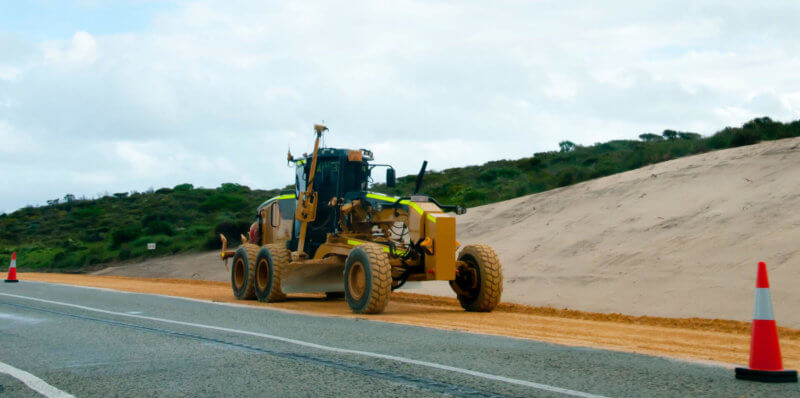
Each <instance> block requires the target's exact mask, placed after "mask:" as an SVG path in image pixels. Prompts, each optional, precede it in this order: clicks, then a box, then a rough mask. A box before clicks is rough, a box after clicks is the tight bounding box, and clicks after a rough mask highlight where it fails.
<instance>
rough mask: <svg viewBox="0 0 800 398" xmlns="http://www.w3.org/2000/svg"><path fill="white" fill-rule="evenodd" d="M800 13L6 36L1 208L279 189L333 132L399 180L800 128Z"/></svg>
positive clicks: (548, 7)
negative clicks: (159, 191) (595, 149)
mask: <svg viewBox="0 0 800 398" xmlns="http://www.w3.org/2000/svg"><path fill="white" fill-rule="evenodd" d="M798 12H800V4H795V3H786V2H769V1H767V2H759V3H758V4H756V3H754V4H741V3H730V2H723V1H719V2H688V1H685V2H678V3H658V4H656V3H651V2H637V3H630V2H622V1H619V2H617V1H610V2H604V3H603V4H598V3H596V2H589V1H586V2H570V3H558V2H556V3H553V2H508V3H505V2H503V3H493V4H491V5H488V4H486V3H485V2H477V1H465V2H458V3H449V2H435V1H434V2H429V1H424V2H423V1H411V0H401V1H396V2H390V3H385V2H380V3H376V2H369V1H356V2H350V3H327V2H317V1H311V2H266V3H265V2H255V1H237V2H224V1H212V0H209V1H201V2H191V3H181V4H179V6H178V7H175V8H172V9H167V10H164V11H158V13H157V14H154V15H153V18H152V21H151V22H150V23H149V24H147V25H146V26H147V28H146V29H144V30H142V31H137V32H126V33H117V34H98V33H96V32H90V31H86V29H85V28H84V27H81V26H75V29H74V32H75V33H74V34H73V35H71V37H67V38H64V39H61V40H57V39H49V40H45V41H40V40H38V39H36V38H33V37H20V36H18V35H12V34H9V33H3V32H2V28H0V54H2V56H0V141H3V142H2V143H4V144H5V145H4V146H3V145H0V148H2V149H0V153H4V154H5V156H4V157H3V158H2V159H0V176H1V177H2V178H3V179H4V180H7V181H8V182H9V184H0V185H2V186H0V211H2V210H6V211H8V210H12V209H14V208H16V207H19V206H22V205H24V204H26V203H42V202H43V201H44V200H45V199H49V198H54V197H61V196H63V194H64V193H66V192H71V193H74V194H78V195H81V194H92V193H95V192H102V191H106V190H107V191H124V190H131V189H137V190H143V189H147V188H149V187H151V186H153V187H159V186H171V185H175V184H179V183H183V182H190V183H194V184H195V185H204V186H216V185H219V183H221V182H225V181H234V182H241V183H246V184H248V185H252V186H255V187H263V188H272V187H282V186H284V185H286V184H288V183H291V182H292V181H291V174H290V170H288V169H287V168H286V164H285V153H286V148H287V147H289V146H291V147H292V150H293V151H294V152H295V153H296V154H297V153H302V152H304V151H308V150H310V148H311V145H312V134H311V125H312V124H313V123H317V122H320V121H323V120H324V121H325V122H326V123H327V124H328V125H329V126H330V127H331V132H330V134H329V135H328V136H327V137H326V143H327V144H328V145H332V146H341V147H352V148H356V147H365V146H367V147H372V149H373V150H374V151H375V154H376V156H377V157H378V159H377V160H379V161H381V162H391V163H395V164H396V165H397V167H398V172H399V173H400V174H401V175H402V174H404V173H415V172H416V171H417V169H418V167H419V164H420V163H421V162H422V160H423V159H427V160H429V161H430V162H431V168H433V169H437V170H441V169H445V168H448V167H454V166H460V165H467V164H476V163H480V162H484V161H487V160H492V159H498V158H515V157H521V156H528V155H530V154H532V153H534V152H539V151H543V150H553V149H556V148H557V143H558V142H559V141H561V140H564V139H569V140H572V141H574V142H577V143H580V144H592V143H595V142H598V141H604V140H608V139H617V138H633V137H636V136H638V135H639V134H641V133H643V132H648V131H650V132H658V131H661V130H663V129H665V128H673V129H686V130H692V131H697V132H700V133H704V134H710V133H713V132H714V131H715V130H717V129H719V128H721V127H724V126H726V125H737V124H741V123H742V122H744V121H746V120H748V119H749V118H752V117H755V116H762V115H768V116H771V117H774V118H777V119H780V120H788V119H793V118H798V117H800V94H798V93H800V75H798V74H797V73H796V72H795V71H796V70H798V69H800V56H798V55H797V54H800V42H798V41H797V40H795V39H794V38H795V37H797V36H798V35H800V27H798V24H797V23H796V22H795V21H794V18H793V16H795V15H798ZM22 148H24V150H22ZM81 176H83V177H81ZM11 185H13V186H15V187H16V188H15V189H16V191H13V192H12V191H10V190H9V188H8V186H11ZM18 192H24V193H25V194H24V195H23V194H19V193H18Z"/></svg>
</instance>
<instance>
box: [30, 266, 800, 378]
mask: <svg viewBox="0 0 800 398" xmlns="http://www.w3.org/2000/svg"><path fill="white" fill-rule="evenodd" d="M20 279H22V280H23V283H24V281H41V282H51V283H66V284H71V285H80V286H93V287H102V288H110V289H117V290H123V291H130V292H138V293H151V294H163V295H170V296H179V297H188V298H194V299H200V300H208V301H214V302H223V303H238V304H247V305H253V306H261V307H268V308H274V309H280V310H289V311H295V312H303V313H309V314H315V315H328V316H337V317H347V318H363V319H369V320H375V321H383V322H393V323H400V324H407V325H417V326H426V327H433V328H439V329H445V330H460V331H467V332H475V333H487V334H495V335H502V336H512V337H519V338H525V339H532V340H538V341H547V342H552V343H558V344H565V345H573V346H586V347H600V348H607V349H613V350H620V351H628V352H638V353H643V354H652V355H663V356H670V357H676V358H685V359H693V360H701V361H714V362H723V363H728V364H731V363H732V364H746V363H747V360H748V355H749V348H750V343H749V338H750V336H749V332H750V326H749V324H748V323H746V322H737V321H724V320H713V319H670V318H658V317H633V316H628V315H620V314H600V313H591V312H584V311H574V310H559V309H554V308H542V307H531V306H524V305H519V304H501V305H500V307H499V308H498V309H497V310H495V311H494V312H491V313H468V312H465V311H463V310H462V309H461V307H460V306H459V305H458V303H457V301H456V300H455V299H451V298H443V297H434V296H424V295H416V294H408V293H393V294H392V297H391V300H390V302H389V305H388V307H387V309H386V311H385V312H384V313H382V314H378V315H370V316H363V315H355V314H353V313H352V312H350V310H349V308H348V307H347V304H346V303H345V302H344V300H325V299H324V296H323V295H308V294H305V295H291V296H290V298H289V300H288V301H286V302H282V303H273V304H265V303H260V302H258V301H237V300H235V299H234V298H233V295H232V293H231V288H230V285H229V283H226V282H213V281H200V280H179V279H150V278H131V277H121V276H90V275H64V274H35V273H23V274H20ZM780 334H781V345H782V349H783V355H784V364H785V366H787V367H789V368H797V367H798V366H800V330H797V329H787V328H781V330H780Z"/></svg>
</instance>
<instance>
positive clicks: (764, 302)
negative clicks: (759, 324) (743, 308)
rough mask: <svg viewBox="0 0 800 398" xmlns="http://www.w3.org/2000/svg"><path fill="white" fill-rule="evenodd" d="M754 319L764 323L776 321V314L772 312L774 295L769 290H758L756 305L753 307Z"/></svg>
mask: <svg viewBox="0 0 800 398" xmlns="http://www.w3.org/2000/svg"><path fill="white" fill-rule="evenodd" d="M753 319H757V320H762V321H774V320H775V314H774V313H773V312H772V294H771V293H770V292H769V288H756V305H755V307H753Z"/></svg>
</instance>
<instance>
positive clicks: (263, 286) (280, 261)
mask: <svg viewBox="0 0 800 398" xmlns="http://www.w3.org/2000/svg"><path fill="white" fill-rule="evenodd" d="M288 266H289V250H288V249H286V245H285V244H284V243H271V244H269V245H264V246H263V247H261V250H259V251H258V255H257V256H256V267H255V268H256V271H255V283H254V288H255V291H256V297H257V298H258V301H263V302H267V303H273V302H276V301H281V300H283V299H285V298H286V295H285V294H283V290H281V278H282V277H283V272H284V270H285V269H286V267H288Z"/></svg>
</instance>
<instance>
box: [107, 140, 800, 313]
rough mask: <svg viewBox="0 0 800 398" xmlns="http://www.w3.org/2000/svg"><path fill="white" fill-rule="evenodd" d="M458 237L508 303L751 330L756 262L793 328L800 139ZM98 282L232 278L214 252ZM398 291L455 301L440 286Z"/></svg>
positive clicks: (586, 191) (543, 203) (475, 211)
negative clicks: (477, 247)
mask: <svg viewBox="0 0 800 398" xmlns="http://www.w3.org/2000/svg"><path fill="white" fill-rule="evenodd" d="M458 239H459V240H460V241H461V242H462V243H463V244H468V243H477V242H482V243H488V244H490V245H492V246H493V247H494V248H495V249H496V250H497V252H498V253H499V255H500V259H501V260H502V262H503V267H504V274H505V292H504V294H503V300H504V301H505V302H513V303H520V304H528V305H535V306H548V307H555V308H570V309H576V310H584V311H592V312H618V313H624V314H631V315H650V316H663V317H701V318H722V319H734V320H741V321H748V320H749V319H750V317H751V315H752V307H753V289H754V284H755V272H756V263H757V262H758V261H761V260H763V261H766V262H767V264H768V267H769V272H770V280H771V282H772V295H773V300H774V303H775V314H776V316H777V319H778V322H779V324H781V325H784V326H790V327H794V328H800V311H797V308H798V307H799V306H800V254H799V253H800V139H797V138H795V139H786V140H781V141H772V142H765V143H761V144H758V145H752V146H747V147H742V148H735V149H729V150H725V151H717V152H711V153H707V154H703V155H697V156H691V157H687V158H682V159H677V160H673V161H669V162H664V163H659V164H656V165H652V166H648V167H644V168H642V169H638V170H633V171H630V172H627V173H622V174H617V175H613V176H609V177H605V178H601V179H597V180H593V181H588V182H584V183H581V184H577V185H574V186H570V187H566V188H561V189H556V190H553V191H548V192H544V193H540V194H536V195H530V196H525V197H521V198H517V199H512V200H508V201H505V202H500V203H494V204H490V205H486V206H481V207H477V208H472V209H470V210H469V212H468V213H467V214H465V215H463V216H459V217H458ZM98 274H106V275H130V276H152V277H162V278H163V277H166V278H184V279H207V280H218V281H227V280H229V279H228V278H229V276H228V274H227V272H226V271H225V268H224V267H223V266H222V264H221V262H220V261H219V259H218V257H217V255H216V253H206V254H194V255H182V256H174V257H169V258H163V259H155V260H150V261H147V262H144V263H136V264H129V265H124V266H121V267H114V268H108V269H105V270H102V271H100V272H98ZM407 291H411V292H420V293H426V294H433V295H443V296H451V297H452V295H453V293H452V292H451V291H450V288H449V286H447V285H446V284H443V283H438V284H437V283H425V284H422V287H421V288H412V289H409V290H407Z"/></svg>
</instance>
